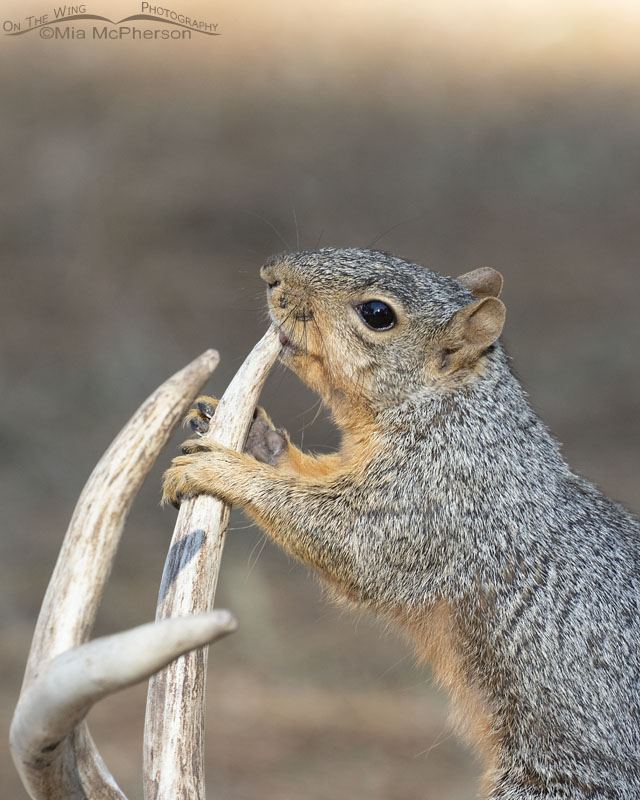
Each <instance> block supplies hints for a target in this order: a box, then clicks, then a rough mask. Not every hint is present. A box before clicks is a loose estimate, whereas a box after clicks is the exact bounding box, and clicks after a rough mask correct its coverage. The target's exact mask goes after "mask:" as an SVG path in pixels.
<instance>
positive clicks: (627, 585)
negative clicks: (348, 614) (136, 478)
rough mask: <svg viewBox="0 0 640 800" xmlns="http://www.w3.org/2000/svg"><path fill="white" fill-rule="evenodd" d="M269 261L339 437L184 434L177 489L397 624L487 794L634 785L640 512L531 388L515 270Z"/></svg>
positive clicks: (343, 258) (269, 279)
mask: <svg viewBox="0 0 640 800" xmlns="http://www.w3.org/2000/svg"><path fill="white" fill-rule="evenodd" d="M261 274H262V277H263V279H264V280H265V281H266V283H267V284H268V301H269V309H270V313H271V317H272V320H273V322H274V323H275V324H276V325H277V326H278V328H279V329H280V338H281V341H282V343H283V345H284V349H283V357H282V358H283V361H284V363H285V364H287V365H288V366H289V367H291V368H292V369H293V370H294V371H295V372H296V373H297V374H298V375H299V376H300V377H301V379H302V380H303V381H305V382H306V383H307V384H309V385H310V386H311V387H312V388H314V389H315V390H316V391H318V393H319V394H320V395H321V396H322V398H323V399H324V401H325V402H326V404H327V405H328V406H329V407H330V408H331V410H332V413H333V416H334V419H335V420H336V422H337V424H338V425H339V427H340V428H341V430H342V433H343V441H342V445H341V448H340V450H339V452H338V453H335V454H332V455H329V456H313V455H309V454H305V453H302V452H301V451H299V450H298V449H297V448H295V447H294V446H293V445H292V444H291V442H290V441H289V439H288V437H287V436H286V434H285V433H283V432H281V431H278V430H277V429H275V428H274V426H273V425H272V423H271V422H270V420H269V419H268V417H266V415H265V414H264V413H263V412H261V413H260V415H259V416H258V419H257V420H256V423H254V428H253V429H252V433H251V435H250V440H249V443H248V445H247V448H246V452H245V454H231V453H230V452H229V451H226V450H224V449H218V450H215V449H214V450H212V451H209V452H205V453H201V452H196V449H195V447H191V448H190V447H189V446H188V443H187V447H186V453H187V455H185V456H182V457H181V459H180V458H179V459H177V460H176V462H175V466H174V467H173V468H172V470H170V471H169V473H168V476H167V480H166V483H165V493H166V495H167V496H168V497H169V498H170V499H171V498H175V497H177V496H179V495H182V496H184V495H187V494H194V493H197V492H202V491H208V492H212V493H214V494H216V495H217V496H220V497H222V498H223V499H226V500H228V501H230V502H233V503H240V504H241V505H243V506H244V507H245V508H246V509H247V511H248V512H249V513H250V514H251V515H252V516H253V517H254V518H255V519H256V520H257V521H258V522H259V523H260V524H261V525H262V526H263V527H264V528H265V530H266V531H267V533H268V534H269V535H270V536H271V537H272V538H273V539H274V540H275V541H276V542H278V543H279V544H280V545H281V546H283V547H284V548H285V549H286V550H287V551H288V552H290V553H291V554H293V555H294V556H296V557H297V558H299V559H301V560H302V561H304V562H305V563H307V564H309V565H310V566H312V567H313V568H315V569H316V571H317V572H318V573H320V574H321V575H322V576H323V578H325V579H326V581H327V582H328V584H329V585H330V586H331V587H332V590H333V592H334V594H335V595H336V596H338V597H340V598H343V599H345V600H347V601H349V602H351V603H355V604H358V605H361V606H366V607H370V608H372V609H374V610H375V611H376V612H378V613H379V614H382V615H384V616H386V617H389V618H393V619H394V620H396V621H397V622H399V624H400V625H401V626H402V628H403V629H404V630H405V631H406V633H407V634H408V635H409V637H410V638H411V639H412V640H413V642H414V644H415V647H416V650H417V652H418V653H419V655H421V656H422V657H423V658H425V659H426V660H428V661H429V662H430V663H431V664H432V665H433V668H434V671H435V674H436V676H437V677H438V678H439V680H440V681H441V682H442V684H443V685H444V686H445V687H446V688H447V689H448V690H449V692H450V693H451V695H452V697H453V700H454V706H455V708H456V709H457V711H456V716H457V721H458V724H459V727H460V728H461V729H463V731H464V732H466V733H467V735H468V736H469V738H470V739H471V740H472V741H473V743H474V744H475V746H476V748H477V750H478V752H479V753H480V754H481V756H482V757H483V759H484V761H485V767H486V771H485V782H484V790H485V796H486V797H487V798H492V800H498V798H499V799H500V800H533V798H537V799H538V800H541V799H542V798H548V799H549V800H550V799H551V798H572V799H577V798H593V800H596V799H597V800H604V798H620V799H622V798H631V797H640V647H639V645H640V613H639V612H640V608H639V605H640V523H639V522H638V520H637V519H636V518H635V517H634V516H633V515H632V514H631V513H630V512H629V511H627V510H626V509H624V508H623V507H622V506H620V505H618V504H616V503H614V502H613V501H611V500H609V499H608V498H606V497H605V496H604V495H602V494H601V493H600V492H599V491H598V490H597V489H596V488H595V487H594V486H592V485H591V484H590V483H589V482H588V481H586V480H584V479H583V478H580V477H578V476H577V475H575V474H573V473H572V471H571V470H570V468H569V467H568V465H567V464H566V463H565V461H564V460H563V458H562V455H561V453H560V448H559V446H558V444H557V443H556V442H555V440H554V439H553V438H552V436H551V435H550V433H549V432H548V430H547V429H546V427H545V426H544V425H543V423H542V422H541V421H540V420H539V419H538V417H537V415H536V414H535V412H534V411H533V410H532V408H531V406H530V405H529V403H528V401H527V397H526V394H525V392H524V390H523V388H522V386H521V385H520V383H519V382H518V380H517V379H516V377H515V376H514V374H513V373H512V371H511V369H510V365H509V360H508V358H507V356H506V354H505V352H504V349H503V347H502V344H501V342H500V338H499V337H500V334H501V332H502V327H503V324H504V320H505V309H504V306H503V304H502V302H501V301H500V300H499V299H498V295H499V294H500V291H501V288H502V278H501V276H500V275H499V274H498V273H496V272H495V271H493V270H488V269H483V270H476V271H474V272H472V273H468V274H466V275H463V276H461V277H460V278H459V279H454V278H448V277H444V276H441V275H439V274H437V273H435V272H432V271H430V270H428V269H426V268H424V267H421V266H419V265H415V264H412V263H409V262H407V261H403V260H402V259H399V258H396V257H394V256H391V255H389V254H387V253H379V252H373V251H364V250H358V249H349V250H334V249H331V248H326V249H323V250H318V251H313V252H303V253H296V254H284V255H280V256H276V257H274V258H273V259H271V260H270V261H269V262H267V263H266V264H265V265H264V266H263V267H262V271H261ZM200 422H202V420H201V421H200Z"/></svg>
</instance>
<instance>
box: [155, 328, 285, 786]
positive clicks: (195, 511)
mask: <svg viewBox="0 0 640 800" xmlns="http://www.w3.org/2000/svg"><path fill="white" fill-rule="evenodd" d="M280 349H281V346H280V343H279V341H278V334H277V331H275V329H274V328H270V329H269V330H268V331H267V332H266V334H265V335H264V336H263V337H262V339H261V340H260V341H259V342H258V344H257V345H256V346H255V347H254V348H253V350H252V351H251V353H249V355H248V356H247V358H246V360H245V362H244V363H243V364H242V366H241V367H240V369H239V370H238V372H237V373H236V375H235V377H234V378H233V380H232V381H231V383H230V384H229V387H228V388H227V390H226V392H225V393H224V395H223V396H222V398H221V400H220V403H219V404H218V408H217V410H216V413H215V416H214V418H213V420H212V421H211V425H210V428H209V431H208V433H207V434H206V437H210V438H212V439H213V440H214V441H217V442H220V443H221V444H225V445H227V447H232V448H234V449H236V450H240V449H241V448H242V447H243V445H244V441H245V439H246V436H247V431H248V429H249V425H250V423H251V419H252V416H253V412H254V409H255V406H256V403H257V402H258V397H259V395H260V391H261V389H262V386H263V384H264V381H265V379H266V377H267V374H268V372H269V370H270V369H271V367H272V366H273V363H274V361H275V360H276V358H277V356H278V354H279V352H280ZM229 512H230V506H228V505H227V504H226V503H223V502H222V501H220V500H216V499H215V498H213V497H210V496H206V495H201V496H199V497H195V498H193V499H191V500H186V501H184V502H183V503H182V505H181V506H180V511H179V513H178V519H177V522H176V526H175V530H174V534H173V539H172V542H171V549H170V551H169V555H168V557H167V561H166V564H165V569H164V574H163V577H162V584H161V587H160V599H159V601H158V609H157V614H156V619H162V618H164V617H167V616H173V615H175V614H191V613H193V612H198V611H207V610H209V609H210V608H211V607H212V605H213V597H214V594H215V588H216V583H217V579H218V570H219V566H220V557H221V555H222V546H223V543H224V535H225V532H226V529H227V524H228V521H229ZM206 667H207V651H206V648H205V649H203V650H196V651H194V652H192V653H189V654H188V655H186V656H185V657H184V658H181V659H179V660H178V661H174V662H173V663H172V664H171V665H170V666H169V667H168V668H167V669H166V670H163V671H162V672H161V673H158V674H157V675H155V676H154V677H153V678H152V679H151V681H150V682H149V694H148V698H147V717H146V723H145V750H144V758H145V767H144V796H145V798H146V799H147V800H176V798H182V797H185V798H186V797H188V798H189V799H190V800H204V797H205V787H204V767H203V759H204V690H205V679H206Z"/></svg>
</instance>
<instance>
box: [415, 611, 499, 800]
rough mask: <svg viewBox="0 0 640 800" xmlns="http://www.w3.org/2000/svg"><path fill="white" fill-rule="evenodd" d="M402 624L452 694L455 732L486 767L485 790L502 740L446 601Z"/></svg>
mask: <svg viewBox="0 0 640 800" xmlns="http://www.w3.org/2000/svg"><path fill="white" fill-rule="evenodd" d="M400 618H401V624H402V627H403V628H404V630H405V632H406V633H407V634H408V636H409V638H410V639H411V642H412V643H413V645H414V647H415V649H416V653H417V655H418V657H419V658H420V659H421V660H423V661H425V662H427V663H428V664H429V665H430V666H431V668H432V670H433V673H434V677H435V679H436V681H437V682H438V683H439V684H440V685H441V686H443V687H444V688H445V689H446V690H447V692H448V693H449V695H450V697H451V701H452V706H453V708H452V715H451V718H452V722H453V724H454V727H455V729H456V730H457V731H458V732H459V733H460V734H461V735H462V736H463V738H464V739H465V740H466V741H468V742H469V743H470V744H471V745H472V746H473V748H474V750H475V751H476V753H477V755H478V756H479V758H480V759H481V761H482V763H483V765H484V767H485V788H488V785H489V783H490V780H491V774H492V773H493V771H494V770H495V768H496V766H497V760H498V754H499V740H498V736H497V733H496V730H495V725H494V723H493V719H492V717H493V715H492V713H491V709H490V705H489V702H488V699H487V698H485V697H483V696H482V694H481V693H480V691H479V690H478V689H476V688H475V687H474V686H472V685H471V681H470V679H469V670H468V666H467V665H466V664H465V661H464V658H463V655H462V650H463V642H462V640H461V637H460V633H459V631H458V630H457V627H456V623H455V621H454V619H453V615H452V613H451V609H450V608H449V605H448V603H447V602H446V601H444V600H441V601H439V602H437V603H434V605H433V606H432V607H430V608H428V609H423V610H421V611H419V612H412V613H410V614H406V612H405V613H401V615H400Z"/></svg>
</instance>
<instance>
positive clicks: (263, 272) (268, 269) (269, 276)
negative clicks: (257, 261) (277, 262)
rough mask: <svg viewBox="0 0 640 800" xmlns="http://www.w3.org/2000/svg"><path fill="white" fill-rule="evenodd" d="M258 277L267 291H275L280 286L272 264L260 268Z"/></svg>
mask: <svg viewBox="0 0 640 800" xmlns="http://www.w3.org/2000/svg"><path fill="white" fill-rule="evenodd" d="M260 277H261V278H262V280H263V281H264V282H265V283H266V284H267V286H268V287H269V290H271V289H275V288H276V286H280V281H279V280H278V278H277V276H276V270H275V267H274V266H273V265H272V264H265V265H264V266H263V267H260Z"/></svg>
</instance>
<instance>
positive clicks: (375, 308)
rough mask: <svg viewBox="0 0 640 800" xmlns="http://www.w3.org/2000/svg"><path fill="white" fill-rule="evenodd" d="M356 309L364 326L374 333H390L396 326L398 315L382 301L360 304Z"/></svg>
mask: <svg viewBox="0 0 640 800" xmlns="http://www.w3.org/2000/svg"><path fill="white" fill-rule="evenodd" d="M355 309H356V311H357V312H358V316H359V317H360V319H361V320H362V321H363V322H364V324H365V325H366V326H367V327H368V328H372V329H373V330H374V331H388V330H389V328H393V326H394V325H395V324H396V315H395V314H394V313H393V309H392V308H390V307H389V306H388V305H387V304H386V303H383V302H382V300H369V301H368V302H366V303H358V305H357V306H356V307H355Z"/></svg>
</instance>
